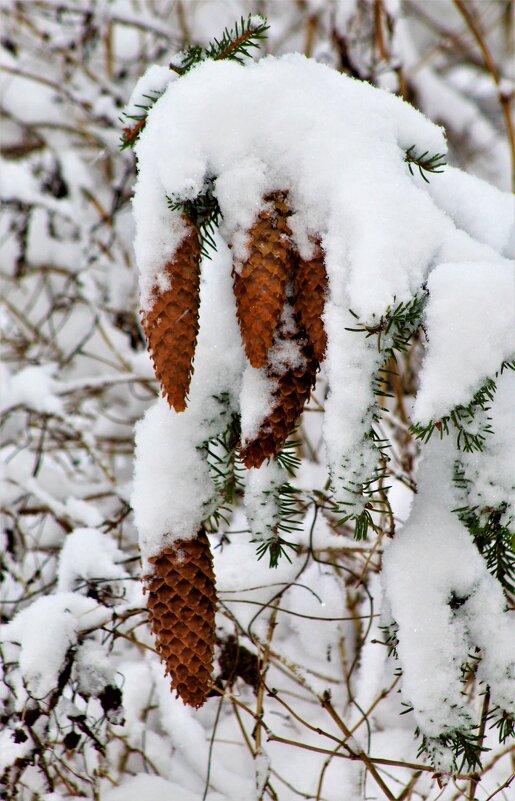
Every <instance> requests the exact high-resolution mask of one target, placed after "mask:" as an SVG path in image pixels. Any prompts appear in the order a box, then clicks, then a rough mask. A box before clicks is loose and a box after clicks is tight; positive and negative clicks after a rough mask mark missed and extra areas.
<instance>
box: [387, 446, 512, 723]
mask: <svg viewBox="0 0 515 801" xmlns="http://www.w3.org/2000/svg"><path fill="white" fill-rule="evenodd" d="M452 462H453V451H452V448H451V446H450V445H449V444H448V443H447V442H444V443H440V442H438V443H435V444H431V445H430V446H428V447H427V448H426V455H425V458H424V462H423V464H422V465H421V468H420V472H419V494H418V495H417V496H416V498H415V502H414V506H413V511H412V514H411V516H410V519H409V521H408V522H407V524H406V525H405V526H404V528H403V529H402V530H401V531H400V532H398V533H397V535H396V537H395V539H394V540H393V542H392V544H391V545H390V546H389V547H388V548H387V550H386V551H385V555H384V564H383V583H384V587H385V591H386V597H387V601H388V604H389V607H390V610H391V614H392V617H393V619H394V620H395V622H396V623H397V625H398V627H399V629H398V639H399V644H398V653H399V658H400V661H401V664H402V668H403V677H402V693H403V696H404V699H405V700H406V701H409V703H410V704H411V705H412V706H413V708H414V715H415V718H416V720H417V723H418V725H419V726H420V728H421V729H422V731H423V732H424V733H425V734H427V735H428V736H430V737H437V736H438V735H439V734H442V733H445V732H446V731H450V730H452V729H453V728H455V727H459V726H461V725H463V724H465V725H466V724H467V718H468V714H467V712H466V710H465V708H464V698H463V695H462V689H463V688H462V684H461V682H460V666H461V665H462V664H463V663H466V662H467V659H468V654H469V653H470V649H471V648H473V647H474V646H478V647H480V648H481V649H482V653H483V659H482V662H481V676H482V678H483V679H484V681H485V682H487V683H489V684H490V682H492V686H495V688H496V693H497V696H498V703H499V704H500V705H501V706H503V707H504V708H508V709H509V708H510V706H511V704H512V703H513V678H514V677H515V630H514V628H513V623H512V622H511V621H510V618H509V617H508V615H507V614H506V613H505V601H504V596H503V593H502V590H501V587H500V585H499V584H498V582H497V581H496V580H495V579H494V578H493V577H492V576H491V575H490V574H489V572H488V570H487V568H486V564H485V562H484V560H483V558H482V557H481V555H480V554H479V552H478V551H477V549H476V547H475V545H474V544H473V542H472V540H471V538H470V535H469V533H468V532H467V530H466V529H465V528H464V526H463V525H462V524H461V523H460V521H459V520H458V518H457V516H456V515H455V514H453V513H452V511H451V509H452V508H453V501H454V499H453V495H452V492H451V489H450V486H451V484H452V482H451V477H452V469H453V464H452ZM453 602H455V603H453ZM453 606H454V608H453ZM435 644H437V647H435Z"/></svg>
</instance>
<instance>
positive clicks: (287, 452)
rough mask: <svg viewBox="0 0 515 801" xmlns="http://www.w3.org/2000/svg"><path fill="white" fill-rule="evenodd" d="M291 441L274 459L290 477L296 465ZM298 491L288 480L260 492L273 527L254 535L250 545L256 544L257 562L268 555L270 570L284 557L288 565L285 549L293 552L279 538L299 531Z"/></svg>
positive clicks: (293, 546)
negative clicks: (271, 514)
mask: <svg viewBox="0 0 515 801" xmlns="http://www.w3.org/2000/svg"><path fill="white" fill-rule="evenodd" d="M295 446H296V443H295V442H289V443H287V444H286V445H285V446H284V447H283V448H282V450H281V451H280V453H279V454H278V456H277V457H276V461H277V463H278V464H279V465H280V466H281V467H282V468H283V470H285V472H286V473H287V474H289V475H290V476H294V475H295V472H296V469H297V467H298V464H299V460H298V458H297V456H296V454H295ZM299 500H300V499H299V490H298V489H296V488H295V487H293V486H292V485H291V484H290V482H289V481H282V482H281V483H276V484H271V485H270V488H269V489H266V490H264V491H263V501H262V503H263V505H264V506H267V507H268V508H269V509H272V510H274V511H273V525H271V526H270V528H268V530H267V532H266V533H265V532H263V533H261V532H256V534H255V536H254V539H253V540H252V542H257V543H258V546H257V549H256V553H257V557H258V559H262V558H263V557H264V556H265V555H268V557H269V560H270V567H277V565H278V564H279V560H280V559H281V558H282V557H283V556H284V557H286V559H287V560H288V561H289V562H291V558H290V554H289V553H288V550H287V549H290V550H291V551H295V550H296V549H297V545H296V543H294V542H291V541H290V540H289V539H285V537H283V536H282V535H283V534H284V535H286V536H288V535H291V534H293V533H294V532H297V531H300V530H301V527H302V516H303V512H302V509H301V508H300V504H299Z"/></svg>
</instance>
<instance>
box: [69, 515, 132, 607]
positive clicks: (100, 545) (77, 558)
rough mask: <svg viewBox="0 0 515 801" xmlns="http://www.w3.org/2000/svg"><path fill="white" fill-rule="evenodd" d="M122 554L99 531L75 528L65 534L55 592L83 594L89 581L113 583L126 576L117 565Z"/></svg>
mask: <svg viewBox="0 0 515 801" xmlns="http://www.w3.org/2000/svg"><path fill="white" fill-rule="evenodd" d="M123 559H124V555H123V553H122V552H121V551H120V549H119V548H118V547H117V545H116V543H115V542H114V541H113V539H112V538H111V537H110V536H109V534H104V533H102V532H101V531H97V530H96V529H92V528H78V529H75V531H73V532H72V533H71V534H68V536H67V537H66V540H65V542H64V545H63V547H62V549H61V553H60V555H59V566H58V573H57V575H58V580H57V589H58V591H59V592H74V591H75V592H79V593H81V594H84V595H85V594H86V593H87V591H88V586H89V585H88V582H89V581H91V580H95V579H97V580H99V581H101V580H105V579H111V580H113V581H115V582H116V581H117V580H120V579H124V578H127V577H128V574H127V573H126V571H125V570H124V569H123V568H122V567H120V565H119V564H117V563H118V562H121V561H123Z"/></svg>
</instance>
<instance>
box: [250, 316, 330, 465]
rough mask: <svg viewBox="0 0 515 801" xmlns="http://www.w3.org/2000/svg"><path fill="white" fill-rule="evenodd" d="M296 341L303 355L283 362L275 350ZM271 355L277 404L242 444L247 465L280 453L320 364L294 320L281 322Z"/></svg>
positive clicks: (269, 374)
mask: <svg viewBox="0 0 515 801" xmlns="http://www.w3.org/2000/svg"><path fill="white" fill-rule="evenodd" d="M290 308H291V307H290ZM286 309H287V310H288V307H286ZM292 343H294V344H295V346H296V349H297V352H298V356H299V358H298V359H297V360H296V361H294V362H293V363H292V364H291V365H288V364H284V365H282V364H281V363H280V360H279V359H277V358H276V357H277V354H276V353H274V351H276V350H278V349H280V348H281V346H284V345H286V347H288V344H290V345H291V344H292ZM269 356H271V357H272V359H271V360H270V361H269V364H268V365H267V367H266V374H267V377H268V378H269V379H270V380H271V381H273V382H274V389H273V391H272V395H273V401H274V406H273V408H272V411H271V412H270V414H269V415H268V417H267V418H266V419H265V420H264V421H263V422H262V423H261V425H260V427H259V431H258V433H257V435H256V437H255V438H254V439H253V440H247V441H244V442H243V443H242V448H241V450H240V458H241V460H242V462H243V464H244V465H245V467H261V465H262V464H263V462H264V461H265V459H269V458H270V457H271V456H277V454H278V453H279V451H280V449H281V448H282V446H283V445H284V443H285V442H286V440H287V439H288V437H289V436H290V434H291V433H292V431H293V430H294V428H295V425H296V423H297V421H298V419H299V417H300V415H301V414H302V410H303V409H304V406H305V404H306V403H307V401H308V400H309V396H310V394H311V389H312V387H314V386H315V382H316V374H317V371H318V369H319V366H320V365H319V362H318V359H316V357H315V355H314V352H313V346H312V345H311V343H310V341H309V340H308V338H307V337H306V334H305V332H304V331H303V330H302V329H300V328H299V327H298V326H297V325H296V324H295V322H294V321H293V320H290V321H288V322H287V323H284V322H283V323H282V324H281V326H280V327H279V329H278V330H277V332H276V335H275V340H274V347H273V348H272V350H271V351H270V353H269ZM273 357H275V358H273Z"/></svg>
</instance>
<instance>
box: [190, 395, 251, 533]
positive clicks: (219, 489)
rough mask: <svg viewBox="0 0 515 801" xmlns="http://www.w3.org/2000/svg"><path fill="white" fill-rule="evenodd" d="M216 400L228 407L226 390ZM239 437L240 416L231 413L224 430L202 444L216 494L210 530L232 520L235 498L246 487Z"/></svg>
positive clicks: (208, 522) (210, 518)
mask: <svg viewBox="0 0 515 801" xmlns="http://www.w3.org/2000/svg"><path fill="white" fill-rule="evenodd" d="M216 400H217V401H218V402H219V403H220V404H221V405H222V406H225V407H226V408H227V409H229V398H228V396H227V393H222V394H221V395H219V396H216ZM239 439H240V422H239V416H238V415H236V414H234V413H232V414H230V417H229V420H228V423H227V427H226V429H225V431H224V432H223V433H222V434H220V435H218V436H216V437H212V438H211V439H209V440H207V441H206V442H204V443H203V444H202V445H201V446H200V450H201V451H202V452H203V453H204V455H205V458H206V461H207V464H208V467H209V472H210V475H211V478H212V480H213V483H214V485H215V489H216V494H217V505H216V508H215V509H214V511H212V512H211V514H210V516H209V517H208V519H207V520H205V521H204V527H205V528H206V530H208V531H210V532H213V531H218V529H219V527H220V524H221V522H224V523H226V524H228V523H229V516H230V510H231V507H232V506H233V505H234V503H235V501H236V496H237V494H238V492H240V491H242V490H243V466H242V464H241V462H240V460H239V458H238V449H237V445H238V442H239ZM211 508H212V507H211Z"/></svg>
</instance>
